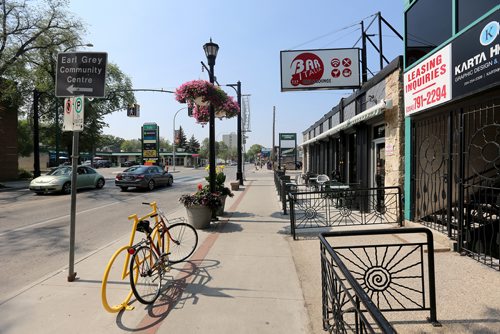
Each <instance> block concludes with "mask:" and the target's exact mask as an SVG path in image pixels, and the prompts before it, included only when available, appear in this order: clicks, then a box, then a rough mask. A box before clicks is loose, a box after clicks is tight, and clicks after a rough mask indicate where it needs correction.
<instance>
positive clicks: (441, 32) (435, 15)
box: [405, 0, 476, 66]
mask: <svg viewBox="0 0 500 334" xmlns="http://www.w3.org/2000/svg"><path fill="white" fill-rule="evenodd" d="M452 1H453V0H439V1H436V0H419V1H416V2H415V4H414V5H413V6H412V7H411V8H410V9H409V10H408V11H407V12H406V20H405V22H406V50H405V51H406V66H409V65H411V64H413V63H415V62H416V61H417V60H419V59H421V58H422V57H424V56H425V55H426V54H428V53H429V52H431V51H432V50H434V49H435V48H436V47H437V46H438V45H440V44H441V43H443V42H444V41H446V40H447V39H449V38H450V37H451V36H452V33H453V31H452V25H453V24H452ZM469 2H470V3H471V6H472V3H474V4H475V3H476V1H470V0H469Z"/></svg>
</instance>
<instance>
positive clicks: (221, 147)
mask: <svg viewBox="0 0 500 334" xmlns="http://www.w3.org/2000/svg"><path fill="white" fill-rule="evenodd" d="M228 153H229V147H228V146H227V145H226V143H224V142H223V141H220V142H217V144H216V145H215V156H216V157H218V158H219V159H222V160H224V161H227V158H228Z"/></svg>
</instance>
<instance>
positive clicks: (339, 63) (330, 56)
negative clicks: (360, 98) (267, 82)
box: [280, 48, 360, 92]
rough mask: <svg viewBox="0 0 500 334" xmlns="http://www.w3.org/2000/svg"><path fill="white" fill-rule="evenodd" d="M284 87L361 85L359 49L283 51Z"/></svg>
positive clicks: (325, 87) (282, 79) (327, 87)
mask: <svg viewBox="0 0 500 334" xmlns="http://www.w3.org/2000/svg"><path fill="white" fill-rule="evenodd" d="M280 60H281V91H282V92H286V91H294V90H314V89H350V88H359V87H360V76H359V73H360V71H359V49H357V48H355V49H323V50H300V51H281V57H280Z"/></svg>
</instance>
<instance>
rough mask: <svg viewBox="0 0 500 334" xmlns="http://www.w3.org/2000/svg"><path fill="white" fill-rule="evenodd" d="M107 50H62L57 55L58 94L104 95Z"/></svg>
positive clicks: (59, 95)
mask: <svg viewBox="0 0 500 334" xmlns="http://www.w3.org/2000/svg"><path fill="white" fill-rule="evenodd" d="M107 60H108V54H107V53H106V52H62V53H59V54H58V55H57V73H56V96H58V97H69V96H77V95H84V96H86V97H104V85H105V82H106V63H107Z"/></svg>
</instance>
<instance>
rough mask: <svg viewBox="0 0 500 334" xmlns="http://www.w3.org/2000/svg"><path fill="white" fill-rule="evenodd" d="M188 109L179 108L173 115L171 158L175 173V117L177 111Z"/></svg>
mask: <svg viewBox="0 0 500 334" xmlns="http://www.w3.org/2000/svg"><path fill="white" fill-rule="evenodd" d="M187 108H188V107H184V108H181V109H179V110H177V111H176V112H175V114H174V122H173V123H174V140H173V141H172V156H173V161H172V166H173V169H172V170H173V171H174V172H175V118H176V117H177V114H178V113H179V111H181V110H184V109H187Z"/></svg>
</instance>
